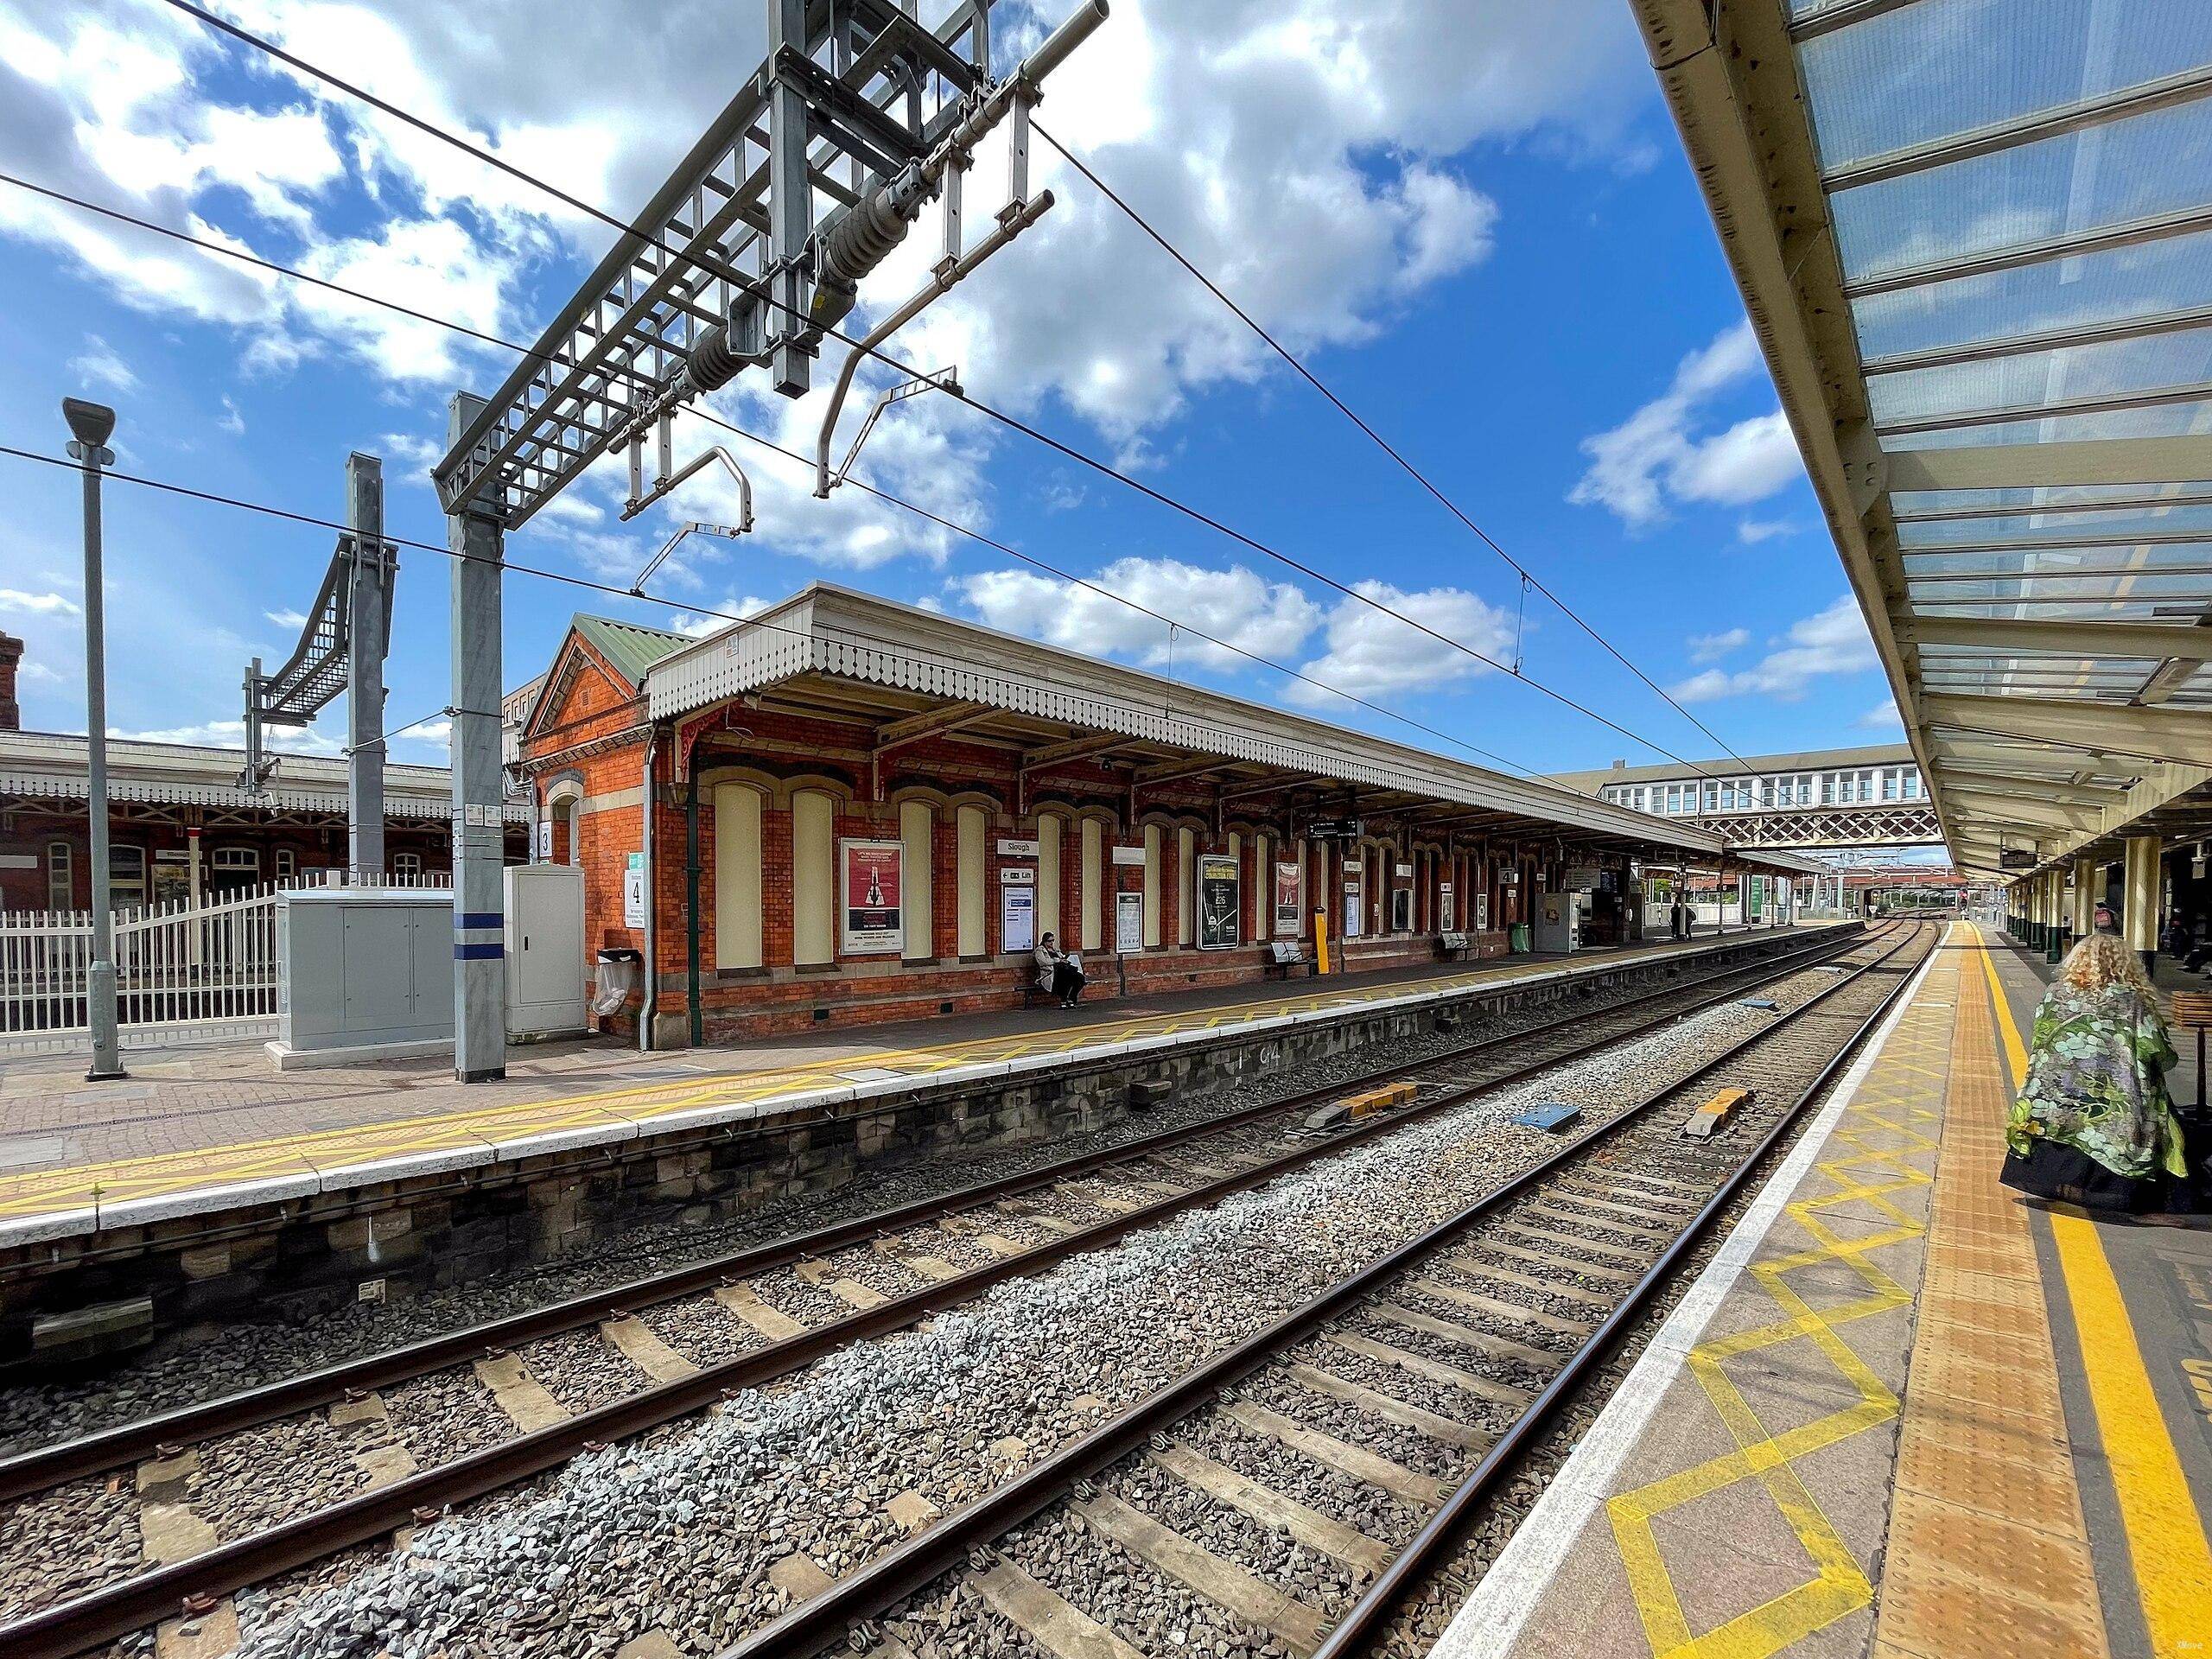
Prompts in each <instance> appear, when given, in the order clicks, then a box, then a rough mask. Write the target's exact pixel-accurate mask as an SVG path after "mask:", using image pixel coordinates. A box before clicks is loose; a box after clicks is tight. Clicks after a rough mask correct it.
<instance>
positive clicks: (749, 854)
mask: <svg viewBox="0 0 2212 1659" xmlns="http://www.w3.org/2000/svg"><path fill="white" fill-rule="evenodd" d="M759 966H760V791H759V790H757V789H751V788H748V787H747V786H746V785H743V784H716V785H715V967H717V968H758V967H759Z"/></svg>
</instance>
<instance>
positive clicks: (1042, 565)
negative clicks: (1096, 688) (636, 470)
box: [0, 172, 1556, 782]
mask: <svg viewBox="0 0 2212 1659" xmlns="http://www.w3.org/2000/svg"><path fill="white" fill-rule="evenodd" d="M0 182H5V183H8V184H12V185H15V186H17V187H18V188H22V189H25V190H29V191H32V192H34V193H35V194H39V195H41V196H45V197H48V198H49V199H50V200H54V201H60V202H66V203H67V204H68V205H69V206H71V207H79V208H82V209H84V210H85V211H86V212H87V213H98V214H100V215H102V216H103V217H105V218H107V219H115V220H118V221H119V222H121V223H123V224H125V225H130V226H136V227H137V228H138V229H140V230H145V231H151V232H155V233H156V234H157V235H161V236H164V237H167V238H169V239H170V240H172V241H176V242H182V243H185V244H187V245H189V246H191V247H194V248H198V249H200V250H201V251H205V252H207V253H213V254H219V255H221V256H223V257H226V258H231V259H237V260H239V261H241V262H243V263H245V264H251V265H254V266H257V267H258V268H260V269H261V270H267V271H271V272H274V273H275V274H276V275H277V276H280V277H293V278H296V279H297V280H299V281H301V282H303V283H312V284H314V285H315V286H316V287H318V288H321V289H328V290H329V291H330V292H332V293H334V294H341V295H344V296H346V298H348V299H352V300H358V301H359V302H362V303H363V304H365V305H374V306H381V307H383V308H385V309H386V310H389V311H394V312H397V313H398V314H399V315H402V316H405V317H410V318H412V319H414V320H415V321H418V322H424V323H428V324H430V325H431V326H433V327H439V328H445V329H449V330H451V331H452V332H453V333H454V334H461V335H463V336H465V337H467V339H470V340H480V341H481V342H483V343H484V344H486V345H488V346H500V347H502V348H504V349H505V350H507V351H511V352H516V353H520V354H521V355H523V356H524V357H528V358H537V359H543V358H544V357H545V356H546V354H545V353H543V352H540V351H538V350H537V348H536V347H534V346H524V345H522V344H521V343H520V342H518V341H516V340H507V339H505V338H503V337H501V336H500V335H498V334H486V333H485V332H484V331H483V330H482V329H480V328H471V327H467V325H466V324H463V323H458V322H454V321H451V320H450V319H448V318H445V317H440V316H436V315H433V314H431V313H429V312H427V311H421V310H417V309H416V308H414V307H412V306H409V305H403V304H400V303H399V302H397V301H394V300H388V299H385V298H384V297H383V296H379V295H375V294H371V293H367V292H365V290H363V289H357V288H348V287H346V285H345V284H343V283H334V282H330V281H327V279H325V278H323V277H314V276H310V275H308V273H307V272H305V271H302V270H294V269H293V268H292V267H290V266H289V265H283V264H277V263H276V262H275V261H273V260H270V259H264V258H263V257H260V256H258V255H257V254H251V253H248V252H246V251H244V250H242V249H238V248H232V247H228V246H226V245H223V244H222V243H219V242H209V241H205V240H202V239H201V238H199V237H196V236H192V235H189V234H188V233H187V232H182V231H177V230H172V229H170V228H169V227H168V226H164V225H160V224H156V223H155V222H154V221H153V220H151V219H141V218H139V217H138V216H137V214H135V213H125V212H124V211H123V210H121V209H120V208H116V207H105V206H103V205H102V204H100V203H99V202H96V201H90V200H86V199H85V198H83V197H81V196H74V195H71V194H69V193H68V192H67V191H63V190H56V189H53V188H49V187H48V186H45V185H41V184H34V183H32V182H31V181H29V180H26V179H21V178H18V177H16V175H13V174H11V173H7V172H0ZM621 372H622V373H623V374H624V375H625V376H626V378H629V379H631V380H632V381H633V382H635V383H637V384H639V385H646V386H650V385H652V381H651V380H649V379H648V378H646V377H645V376H644V375H642V374H640V373H639V372H637V371H636V370H634V369H624V370H623V371H621ZM690 412H691V413H692V415H693V416H696V418H698V419H699V420H702V421H704V422H705V423H707V424H709V425H710V426H714V427H717V428H719V429H721V430H722V431H725V432H728V433H730V434H732V435H734V436H737V437H741V438H743V439H744V440H745V441H746V442H748V443H752V444H756V445H758V446H759V447H760V448H763V449H766V450H768V451H770V452H771V453H772V454H778V455H781V456H783V457H784V458H785V459H786V460H788V461H793V462H795V463H797V464H798V465H800V466H810V465H811V463H810V461H808V460H807V458H806V457H805V456H804V455H802V454H799V453H798V451H797V450H795V449H790V448H785V446H784V445H782V444H780V443H778V442H775V441H774V440H773V439H772V438H766V437H763V436H761V435H760V434H759V433H757V432H753V431H749V430H747V429H746V428H744V427H741V426H739V425H737V424H735V423H734V422H731V421H728V420H726V419H724V418H723V417H722V416H720V415H718V414H716V413H715V411H714V410H711V409H709V408H707V407H704V406H703V405H702V406H699V407H695V408H694V409H693V410H691V411H690ZM846 481H847V482H848V483H849V484H851V485H852V486H854V487H855V488H856V489H859V490H861V491H862V492H864V493H867V494H868V495H871V496H874V497H875V498H876V499H878V500H880V501H883V502H886V503H887V504H888V505H893V506H896V507H899V508H901V509H903V510H904V511H906V512H910V513H912V514H914V515H915V516H916V517H918V518H924V519H926V520H928V521H929V522H930V523H931V524H936V525H938V526H939V527H940V528H942V529H944V530H948V531H953V532H955V533H957V534H958V535H961V536H965V537H969V539H970V540H972V541H975V542H977V543H981V544H982V545H983V546H985V547H988V548H991V549H993V550H995V551H997V552H1000V553H1003V554H1005V555H1006V556H1007V557H1008V558H1012V559H1017V560H1019V561H1020V562H1021V563H1024V564H1027V565H1029V566H1032V567H1033V568H1034V569H1039V570H1041V571H1044V572H1045V573H1046V574H1047V575H1051V576H1052V577H1054V578H1056V579H1058V580H1059V581H1061V582H1067V583H1069V584H1070V585H1071V586H1073V587H1077V588H1084V589H1085V590H1086V591H1088V592H1090V593H1094V594H1097V595H1098V596H1099V597H1100V598H1102V599H1108V600H1111V601H1114V602H1115V603H1116V604H1117V605H1122V606H1126V607H1128V608H1129V609H1130V610H1133V611H1135V612H1136V613H1138V614H1140V615H1141V616H1147V617H1149V618H1151V619H1152V620H1154V621H1156V622H1160V623H1161V624H1164V625H1165V626H1167V627H1169V628H1178V629H1180V630H1181V631H1182V632H1185V633H1188V634H1190V635H1192V637H1193V638H1195V639H1203V640H1204V641H1205V642H1206V643H1207V644H1208V645H1213V646H1215V647H1217V649H1219V650H1222V651H1226V652H1230V653H1232V654H1233V655H1236V656H1238V657H1242V658H1245V659H1246V660H1247V661H1249V662H1253V663H1256V664H1259V665H1260V666H1262V667H1263V668H1268V669H1271V670H1273V671H1274V672H1276V673H1278V674H1281V675H1284V676H1286V677H1288V678H1290V679H1294V680H1298V681H1301V682H1303V683H1306V684H1307V685H1311V686H1313V687H1315V688H1316V689H1317V690H1322V691H1325V692H1327V693H1329V694H1330V695H1331V696H1336V697H1341V698H1343V699H1344V700H1345V701H1346V702H1351V703H1354V704H1357V706H1358V707H1360V708H1363V709H1369V710H1370V711H1372V712H1374V713H1376V714H1379V715H1385V716H1387V717H1388V718H1389V719H1391V720H1395V721H1399V722H1401V723H1402V724H1403V725H1406V726H1408V727H1410V728H1412V729H1414V731H1417V732H1421V733H1422V734H1426V735H1427V736H1430V737H1433V738H1435V739H1437V740H1438V741H1440V742H1444V743H1447V744H1450V745H1452V747H1455V748H1459V749H1464V750H1465V751H1466V752H1467V753H1470V754H1474V755H1479V756H1481V757H1482V758H1483V759H1484V760H1493V761H1496V762H1497V764H1498V765H1499V766H1503V767H1505V768H1507V769H1508V770H1509V771H1512V772H1520V773H1522V775H1523V776H1524V777H1529V778H1535V779H1542V780H1544V781H1548V782H1551V781H1556V779H1554V778H1553V777H1552V776H1551V775H1550V774H1548V773H1543V772H1537V771H1535V769H1534V768H1532V767H1530V766H1525V765H1523V764H1522V763H1521V762H1519V761H1517V760H1509V759H1507V758H1506V757H1505V756H1504V755H1502V754H1499V753H1497V752H1496V751H1495V750H1492V749H1486V748H1484V747H1481V746H1480V745H1479V744H1475V743H1470V742H1468V741H1466V740H1465V738H1461V737H1457V736H1454V735H1453V734H1452V733H1449V732H1446V731H1445V730H1443V729H1442V728H1439V727H1435V726H1431V725H1429V724H1428V723H1427V721H1421V720H1417V719H1415V718H1414V716H1412V715H1408V714H1403V713H1402V712H1400V711H1399V710H1397V709H1392V708H1390V707H1389V706H1388V705H1387V704H1384V703H1379V702H1373V701H1372V700H1370V699H1369V698H1366V697H1363V696H1358V695H1357V693H1354V692H1351V691H1346V690H1343V689H1342V688H1340V687H1338V686H1334V685H1332V684H1330V683H1328V682H1327V681H1325V680H1323V679H1320V678H1318V677H1315V676H1313V675H1312V674H1308V673H1306V672H1305V671H1302V670H1300V669H1295V668H1292V667H1290V666H1289V665H1288V664H1284V663H1279V662H1277V661H1275V660H1274V658H1270V657H1266V656H1262V655H1261V654H1259V653H1257V652H1252V651H1249V650H1247V649H1246V648H1245V647H1243V646H1242V645H1234V644H1232V643H1230V641H1228V640H1226V639H1221V638H1219V637H1218V636H1217V635H1215V634H1211V633H1209V632H1206V631H1205V629H1203V628H1199V627H1197V626H1193V625H1192V624H1191V623H1188V622H1185V621H1184V620H1181V619H1180V618H1178V617H1173V616H1170V615H1168V614H1167V613H1165V612H1162V611H1157V610H1154V608H1152V607H1150V606H1148V605H1146V604H1143V603H1141V601H1137V600H1134V599H1131V598H1129V597H1128V595H1127V594H1121V593H1116V591H1115V590H1114V589H1112V588H1107V587H1104V586H1102V585H1101V584H1100V583H1098V582H1093V581H1091V580H1090V579H1089V578H1087V577H1084V576H1078V575H1075V574H1074V573H1073V572H1071V571H1068V570H1064V569H1061V568H1060V567H1059V566H1058V565H1055V564H1053V563H1050V562H1049V561H1047V560H1044V559H1040V558H1038V557H1037V556H1035V555H1033V554H1029V553H1025V552H1023V551H1021V550H1020V549H1019V548H1016V547H1014V546H1011V545H1009V544H1008V543H1005V542H1001V541H1000V540H998V539H997V538H996V537H992V536H988V535H986V534H984V533H983V532H982V531H979V530H976V529H974V528H972V527H970V526H969V525H967V524H960V523H958V522H957V521H956V520H954V519H950V518H945V517H944V516H943V515H942V514H939V513H937V512H932V511H931V509H929V508H927V507H925V506H922V505H919V504H918V503H916V502H912V501H909V500H907V499H906V498H905V497H903V496H899V495H897V494H894V493H892V492H890V491H888V490H885V489H881V488H879V487H878V486H875V485H873V484H870V483H868V481H867V480H864V479H860V478H851V477H849V478H848V479H847V480H846ZM687 608H689V607H687Z"/></svg>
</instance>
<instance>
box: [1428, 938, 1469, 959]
mask: <svg viewBox="0 0 2212 1659" xmlns="http://www.w3.org/2000/svg"><path fill="white" fill-rule="evenodd" d="M1474 948H1475V937H1474V935H1473V934H1471V933H1440V934H1438V935H1437V936H1436V954H1437V955H1438V956H1439V957H1442V958H1443V959H1444V960H1445V961H1446V962H1465V960H1466V959H1467V953H1468V952H1469V951H1470V950H1473V949H1474Z"/></svg>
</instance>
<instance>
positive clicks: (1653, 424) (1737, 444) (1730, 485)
mask: <svg viewBox="0 0 2212 1659" xmlns="http://www.w3.org/2000/svg"><path fill="white" fill-rule="evenodd" d="M1758 367H1759V358H1758V343H1757V341H1756V340H1755V339H1754V338H1753V336H1752V334H1751V325H1750V324H1749V323H1748V322H1739V323H1737V324H1735V325H1734V326H1733V327H1729V328H1725V329H1723V330H1722V331H1721V332H1720V333H1719V334H1718V335H1716V336H1715V337H1714V338H1713V342H1712V343H1711V344H1710V345H1708V346H1703V347H1701V348H1700V349H1699V350H1697V351H1694V352H1692V353H1690V354H1689V355H1688V357H1685V358H1684V359H1682V360H1681V364H1680V365H1678V366H1677V367H1676V368H1675V378H1674V381H1673V383H1672V384H1671V385H1669V387H1668V389H1667V390H1666V391H1665V392H1664V393H1662V395H1661V396H1659V397H1655V398H1653V399H1652V400H1651V401H1650V402H1649V403H1648V404H1644V405H1643V407H1642V408H1641V409H1639V410H1637V411H1636V412H1635V413H1634V414H1633V415H1631V416H1629V417H1628V419H1626V420H1625V421H1624V422H1622V423H1620V424H1619V425H1618V426H1617V427H1614V428H1612V429H1611V430H1609V431H1605V432H1599V433H1598V434H1596V435H1593V436H1591V437H1588V438H1585V439H1584V440H1583V441H1582V448H1583V452H1584V453H1585V454H1587V455H1588V456H1589V457H1590V465H1589V467H1588V468H1587V470H1586V471H1585V472H1584V473H1583V474H1582V477H1581V478H1580V480H1578V481H1577V482H1576V484H1575V486H1574V488H1573V490H1572V491H1571V492H1569V493H1568V497H1567V499H1569V500H1571V501H1575V502H1578V503H1581V504H1585V505H1587V504H1590V503H1592V502H1595V503H1598V504H1600V505H1604V506H1606V507H1609V508H1611V510H1612V511H1613V512H1616V513H1618V515H1619V516H1620V517H1621V518H1623V519H1624V520H1626V521H1627V523H1628V524H1630V525H1632V526H1638V527H1641V526H1643V525H1648V524H1656V523H1657V522H1659V521H1660V520H1661V519H1662V518H1665V517H1666V516H1667V508H1668V505H1669V498H1670V497H1671V498H1672V499H1674V500H1675V501H1709V502H1714V503H1718V504H1720V505H1727V506H1743V505H1746V504H1748V503H1750V502H1752V501H1758V500H1763V499H1765V498H1766V497H1768V496H1770V495H1772V494H1773V493H1775V492H1777V490H1780V489H1782V488H1783V486H1786V485H1788V484H1789V482H1790V481H1791V480H1794V479H1796V478H1797V477H1799V476H1800V475H1801V474H1802V472H1803V470H1804V468H1803V464H1802V462H1801V461H1799V459H1798V455H1797V445H1796V439H1795V438H1793V437H1792V436H1791V435H1790V431H1789V422H1788V420H1787V419H1786V418H1785V417H1784V416H1783V414H1782V412H1781V410H1775V411H1774V412H1772V413H1771V414H1767V415H1759V416H1753V417H1752V418H1751V419H1749V420H1744V421H1738V422H1737V423H1735V424H1734V425H1732V426H1730V427H1728V428H1726V429H1724V430H1721V431H1719V432H1714V433H1709V434H1707V435H1702V436H1700V435H1697V431H1696V429H1697V427H1698V425H1699V422H1700V416H1701V415H1702V413H1703V411H1704V409H1705V406H1706V405H1707V404H1708V403H1709V402H1710V401H1711V400H1712V399H1713V397H1714V396H1715V395H1716V394H1718V393H1719V392H1720V391H1724V390H1726V388H1727V387H1729V386H1731V385H1735V384H1736V383H1737V382H1738V381H1741V380H1743V379H1745V378H1748V377H1749V376H1751V374H1753V373H1754V372H1757V371H1758ZM1746 539H1751V540H1756V539H1758V537H1747V538H1746Z"/></svg>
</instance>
